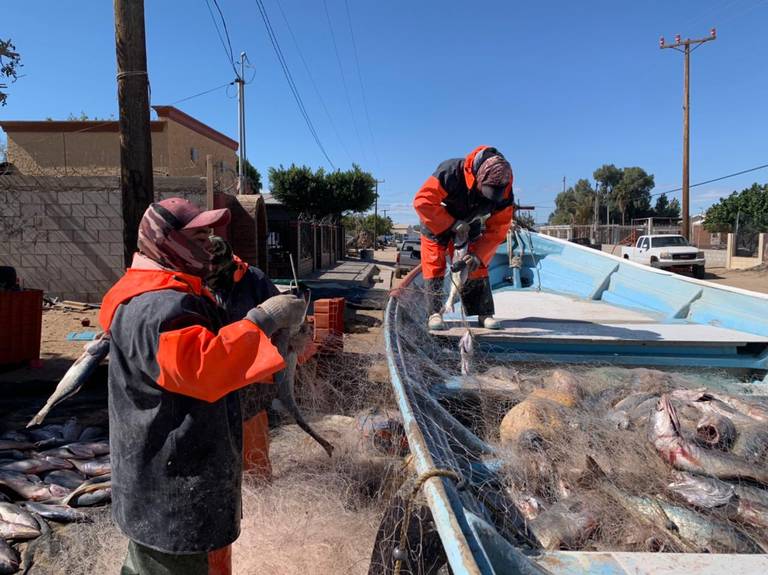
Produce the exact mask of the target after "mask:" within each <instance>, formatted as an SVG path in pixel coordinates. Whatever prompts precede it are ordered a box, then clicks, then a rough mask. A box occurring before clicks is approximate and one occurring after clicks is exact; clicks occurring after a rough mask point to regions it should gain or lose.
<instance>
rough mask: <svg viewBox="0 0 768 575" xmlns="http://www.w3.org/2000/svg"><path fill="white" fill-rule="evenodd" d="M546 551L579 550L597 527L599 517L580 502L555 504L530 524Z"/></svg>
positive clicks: (566, 501) (565, 501)
mask: <svg viewBox="0 0 768 575" xmlns="http://www.w3.org/2000/svg"><path fill="white" fill-rule="evenodd" d="M529 527H530V529H531V532H533V534H534V535H535V536H536V539H538V541H539V543H540V544H541V546H542V547H543V548H544V549H547V550H549V551H554V550H557V549H578V548H579V547H580V546H581V544H582V543H583V542H584V541H585V540H586V539H587V538H588V537H589V536H590V534H591V533H592V532H593V531H594V530H595V528H596V527H597V517H596V516H595V514H594V513H592V512H591V511H590V510H589V509H587V507H586V506H585V505H584V504H583V503H582V502H580V501H568V500H565V499H564V500H563V501H560V502H558V503H555V504H554V505H553V506H552V507H550V508H549V509H547V510H546V511H544V512H542V513H540V514H539V515H538V517H536V518H535V519H533V520H531V521H530V523H529Z"/></svg>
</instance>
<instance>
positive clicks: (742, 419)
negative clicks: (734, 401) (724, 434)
mask: <svg viewBox="0 0 768 575" xmlns="http://www.w3.org/2000/svg"><path fill="white" fill-rule="evenodd" d="M669 395H670V397H672V398H674V399H678V400H681V401H684V402H686V403H688V404H689V405H691V406H693V407H695V408H696V409H698V410H700V411H702V412H705V413H715V414H717V415H722V416H723V417H727V418H728V419H730V420H731V421H733V423H734V424H736V425H737V426H738V425H751V424H753V423H755V421H756V420H755V419H754V418H752V417H750V416H749V415H747V414H745V413H742V412H741V411H739V410H738V409H735V408H734V407H731V406H730V405H728V404H727V403H725V402H723V401H721V400H720V399H718V398H717V397H715V396H714V395H712V394H711V393H706V392H704V391H701V390H694V389H675V390H673V391H671V392H670V393H669Z"/></svg>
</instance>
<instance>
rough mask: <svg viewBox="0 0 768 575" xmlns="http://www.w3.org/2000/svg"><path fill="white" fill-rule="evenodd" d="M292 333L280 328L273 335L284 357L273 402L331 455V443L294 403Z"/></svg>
mask: <svg viewBox="0 0 768 575" xmlns="http://www.w3.org/2000/svg"><path fill="white" fill-rule="evenodd" d="M293 336H294V334H291V333H290V331H289V330H287V329H285V330H282V331H281V332H280V333H278V334H277V335H276V336H275V337H274V341H275V346H276V347H277V351H278V352H280V355H282V356H283V358H284V359H285V369H284V370H283V371H281V372H280V373H278V374H277V375H276V376H275V383H276V385H277V399H275V401H274V402H273V404H274V405H275V406H276V407H277V408H278V409H281V410H282V411H285V412H287V413H289V414H290V415H291V417H293V418H294V419H295V420H296V424H297V425H298V426H299V427H300V428H301V429H303V430H304V432H306V433H307V434H308V435H309V436H310V437H312V439H314V440H315V441H317V442H318V443H319V444H320V445H321V446H322V447H323V449H325V452H326V453H327V454H328V457H332V456H333V449H334V447H333V445H332V444H331V443H329V442H328V441H326V440H325V439H324V438H323V437H321V436H320V435H319V434H318V433H317V432H316V431H315V430H314V429H312V427H311V426H310V425H309V424H308V423H307V421H306V420H305V419H304V416H303V415H302V414H301V411H300V410H299V406H298V405H297V404H296V396H295V395H294V391H293V390H294V382H295V380H296V364H297V363H298V353H297V350H295V349H293V348H292V346H291V339H292V337H293Z"/></svg>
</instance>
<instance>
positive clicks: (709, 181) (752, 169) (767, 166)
mask: <svg viewBox="0 0 768 575" xmlns="http://www.w3.org/2000/svg"><path fill="white" fill-rule="evenodd" d="M764 168H768V164H763V165H761V166H755V167H754V168H749V169H748V170H741V171H740V172H734V173H733V174H728V175H727V176H720V177H719V178H714V179H712V180H707V181H705V182H699V183H697V184H690V185H689V186H688V188H695V187H698V186H703V185H705V184H711V183H712V182H719V181H720V180H727V179H728V178H733V177H734V176H740V175H742V174H748V173H749V172H756V171H757V170H762V169H764ZM682 189H683V188H682V187H679V188H675V189H674V190H667V191H666V192H658V193H656V194H651V197H652V198H653V197H656V196H660V195H662V194H673V193H675V192H679V191H681V190H682Z"/></svg>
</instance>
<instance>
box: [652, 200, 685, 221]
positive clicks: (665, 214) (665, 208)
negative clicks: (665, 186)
mask: <svg viewBox="0 0 768 575" xmlns="http://www.w3.org/2000/svg"><path fill="white" fill-rule="evenodd" d="M653 216H654V217H657V218H673V219H676V218H679V217H680V201H679V200H678V199H677V198H673V199H672V201H671V202H670V201H669V198H667V194H661V195H660V196H659V197H658V198H656V205H655V206H654V207H653Z"/></svg>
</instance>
